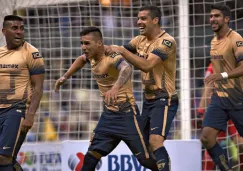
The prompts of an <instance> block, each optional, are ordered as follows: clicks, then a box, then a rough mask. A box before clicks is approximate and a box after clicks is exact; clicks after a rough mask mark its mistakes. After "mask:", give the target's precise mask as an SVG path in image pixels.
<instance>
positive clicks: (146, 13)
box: [106, 6, 178, 171]
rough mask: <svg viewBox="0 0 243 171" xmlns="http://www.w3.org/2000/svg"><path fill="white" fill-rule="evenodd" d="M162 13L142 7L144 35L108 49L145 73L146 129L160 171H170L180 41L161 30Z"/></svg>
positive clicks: (141, 31) (152, 7)
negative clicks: (169, 143) (166, 144)
mask: <svg viewBox="0 0 243 171" xmlns="http://www.w3.org/2000/svg"><path fill="white" fill-rule="evenodd" d="M160 20H161V11H160V9H159V8H158V7H156V6H144V7H141V8H140V10H139V13H138V21H137V25H138V27H139V30H140V35H139V36H137V37H135V38H133V39H132V40H131V41H130V42H129V44H128V45H125V46H115V45H112V46H107V47H106V51H107V53H110V52H118V53H120V54H121V55H122V56H123V57H124V58H125V59H126V60H127V61H128V62H129V63H131V64H132V65H134V66H135V67H136V68H138V69H140V70H141V71H142V83H143V91H144V101H143V111H142V115H141V117H142V126H143V131H144V133H145V134H146V135H145V137H146V140H148V141H149V145H150V147H151V148H152V151H153V154H154V156H155V158H156V161H157V166H158V169H159V170H160V171H169V170H170V158H169V155H168V153H167V150H166V149H165V147H164V141H165V140H166V137H167V135H168V133H169V130H170V126H171V123H172V121H173V119H174V117H175V115H176V113H177V108H178V96H177V92H176V88H175V78H176V42H175V40H174V38H173V37H172V36H170V35H169V34H168V33H167V32H166V31H165V30H161V28H160Z"/></svg>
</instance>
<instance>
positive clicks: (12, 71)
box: [0, 15, 45, 171]
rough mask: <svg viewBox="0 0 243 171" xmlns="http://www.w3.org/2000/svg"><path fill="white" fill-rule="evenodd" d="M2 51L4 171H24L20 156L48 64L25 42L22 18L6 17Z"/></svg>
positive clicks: (0, 156) (0, 145)
mask: <svg viewBox="0 0 243 171" xmlns="http://www.w3.org/2000/svg"><path fill="white" fill-rule="evenodd" d="M2 33H3V35H4V36H5V38H6V43H7V45H6V46H3V47H1V48H0V78H1V81H0V170H1V171H15V170H22V168H21V167H20V165H19V164H18V163H17V162H16V160H15V159H16V156H17V153H18V151H19V149H20V147H21V145H22V143H23V141H24V139H25V136H26V134H27V132H28V130H29V129H30V128H31V127H32V125H33V123H34V116H35V113H36V110H37V108H38V105H39V103H40V100H41V97H42V93H43V89H42V87H43V82H44V73H45V69H44V61H43V58H42V56H41V55H40V53H39V51H38V50H37V49H36V48H35V47H33V46H32V45H30V44H29V43H27V42H25V41H24V22H23V19H22V18H21V17H19V16H15V15H8V16H5V17H4V21H3V29H2Z"/></svg>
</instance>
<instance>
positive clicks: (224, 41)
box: [200, 5, 243, 171]
mask: <svg viewBox="0 0 243 171" xmlns="http://www.w3.org/2000/svg"><path fill="white" fill-rule="evenodd" d="M229 21H230V9H229V7H228V6H226V5H212V6H211V12H210V23H211V27H212V30H213V31H214V33H215V36H214V38H213V39H212V41H211V49H210V56H211V62H212V67H213V72H214V73H213V74H211V75H210V76H208V77H207V78H206V79H205V85H206V86H208V87H213V94H212V96H211V102H210V104H209V106H208V108H207V111H206V113H205V117H204V119H203V124H202V126H203V129H202V133H201V137H200V139H201V142H202V144H203V145H204V146H205V148H206V149H207V151H208V153H209V155H210V156H211V157H212V159H213V161H214V162H215V164H216V165H217V166H218V167H219V168H220V170H221V171H232V168H231V166H230V164H229V162H228V158H227V154H226V152H225V151H224V150H223V149H222V148H221V147H220V145H219V144H218V143H217V141H216V138H217V135H218V134H219V132H220V131H224V132H225V131H226V128H227V121H228V120H229V119H231V120H232V121H233V123H234V125H235V127H236V128H237V130H238V132H239V134H240V136H243V117H242V113H243V77H242V76H243V39H242V37H241V36H240V35H239V34H238V33H237V32H235V31H233V30H232V29H231V28H229Z"/></svg>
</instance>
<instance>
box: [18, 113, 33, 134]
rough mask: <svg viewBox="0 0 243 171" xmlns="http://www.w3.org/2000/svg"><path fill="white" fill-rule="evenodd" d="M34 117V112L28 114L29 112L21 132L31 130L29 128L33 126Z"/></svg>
mask: <svg viewBox="0 0 243 171" xmlns="http://www.w3.org/2000/svg"><path fill="white" fill-rule="evenodd" d="M34 117H35V115H34V114H28V113H27V114H26V116H25V119H24V121H23V123H22V126H21V132H22V133H25V134H26V133H27V132H28V131H29V129H30V128H31V127H32V126H33V124H34Z"/></svg>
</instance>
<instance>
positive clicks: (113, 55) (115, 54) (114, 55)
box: [110, 52, 120, 58]
mask: <svg viewBox="0 0 243 171" xmlns="http://www.w3.org/2000/svg"><path fill="white" fill-rule="evenodd" d="M117 55H120V54H119V53H117V52H114V53H112V54H110V57H112V58H115V57H116V56H117Z"/></svg>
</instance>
